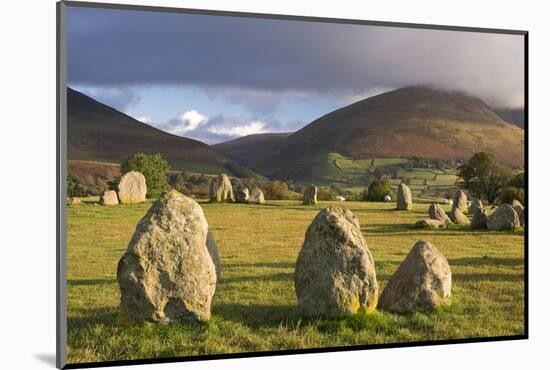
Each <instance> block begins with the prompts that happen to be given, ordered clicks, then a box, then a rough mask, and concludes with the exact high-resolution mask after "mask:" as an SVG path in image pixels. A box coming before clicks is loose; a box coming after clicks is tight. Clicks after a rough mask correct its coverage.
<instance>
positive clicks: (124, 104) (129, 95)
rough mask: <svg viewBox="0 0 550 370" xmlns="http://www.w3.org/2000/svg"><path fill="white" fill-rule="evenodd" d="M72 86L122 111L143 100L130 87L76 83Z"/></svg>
mask: <svg viewBox="0 0 550 370" xmlns="http://www.w3.org/2000/svg"><path fill="white" fill-rule="evenodd" d="M71 87H73V88H75V89H76V90H78V91H80V92H82V93H84V94H86V95H88V96H91V97H92V98H94V99H95V100H97V101H100V102H102V103H103V104H106V105H108V106H110V107H113V108H115V109H117V110H119V111H121V112H124V111H126V110H127V109H128V108H129V107H132V106H135V105H137V104H138V103H139V102H140V100H141V96H140V95H139V94H138V93H136V92H135V91H134V90H133V89H131V88H129V87H108V86H80V85H74V84H71Z"/></svg>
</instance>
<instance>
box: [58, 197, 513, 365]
mask: <svg viewBox="0 0 550 370" xmlns="http://www.w3.org/2000/svg"><path fill="white" fill-rule="evenodd" d="M328 204H329V203H321V204H320V205H319V206H317V207H308V206H301V205H299V202H292V201H277V202H268V204H266V205H263V206H258V205H255V206H252V205H244V204H208V203H204V204H202V206H203V209H204V212H205V214H206V217H207V219H208V222H209V225H210V228H211V230H212V233H213V236H214V239H215V240H216V243H217V245H218V249H219V253H220V257H221V261H222V278H221V281H220V283H219V285H218V287H217V291H216V295H215V297H214V304H213V308H212V313H213V318H212V320H211V321H210V322H208V323H203V324H193V325H184V324H171V325H150V324H146V325H144V326H124V325H119V324H117V307H118V304H119V289H118V284H117V282H116V266H117V263H118V260H119V258H120V257H121V256H122V254H123V253H124V251H125V249H126V246H127V244H128V241H129V240H130V237H131V235H132V233H133V231H134V228H135V225H136V223H137V222H138V220H139V219H140V218H141V217H142V216H143V215H144V213H145V212H146V210H147V209H148V208H149V206H150V202H147V203H143V204H138V205H120V206H117V207H104V206H98V205H94V204H92V203H88V202H84V203H83V204H79V205H71V206H69V207H68V271H67V279H68V312H67V314H68V343H67V345H68V359H69V362H70V363H77V362H90V361H108V360H121V359H140V358H151V357H153V358H157V357H170V356H187V355H200V354H215V353H229V352H250V351H267V350H280V349H298V348H317V347H327V346H331V347H333V346H345V345H353V344H374V343H399V342H408V341H419V340H438V339H449V338H474V337H487V336H501V335H519V334H523V333H524V322H523V317H524V305H523V303H524V269H523V266H524V256H523V239H524V237H523V232H491V231H487V230H481V231H472V230H469V229H467V228H461V227H453V228H449V229H441V230H417V229H413V228H412V224H413V223H414V222H415V221H417V220H419V219H422V218H427V206H428V205H427V204H417V205H416V206H415V210H414V211H411V212H405V211H395V210H393V209H392V208H393V207H395V205H392V204H385V203H359V202H346V203H338V205H339V206H346V207H348V208H349V209H351V210H352V211H353V212H354V213H355V215H356V216H357V217H358V218H359V221H360V223H361V225H362V231H363V233H364V235H365V238H366V240H367V244H368V246H369V248H370V250H371V252H372V254H373V257H374V259H375V263H376V273H377V277H378V280H379V283H380V287H381V289H383V287H384V286H385V284H386V283H387V281H388V279H389V277H390V276H391V275H392V274H393V273H394V271H395V270H396V269H397V267H398V266H399V264H400V263H401V261H403V259H404V258H405V256H406V255H407V253H408V252H409V250H410V248H411V247H412V245H413V244H414V243H415V241H417V240H427V241H430V242H432V243H433V244H434V245H435V246H436V247H437V248H438V249H439V250H440V251H441V252H442V253H443V254H444V255H445V256H446V257H447V258H448V260H449V263H450V266H451V270H452V273H453V288H452V293H453V303H452V304H451V305H450V306H448V307H445V308H442V309H438V310H436V311H433V312H417V313H414V314H409V315H395V314H390V313H386V312H375V313H372V314H358V315H356V316H352V317H349V318H342V319H331V320H321V319H304V318H302V317H300V316H299V314H298V312H297V308H296V297H295V293H294V283H293V281H294V280H293V279H294V278H293V272H294V263H295V261H296V257H297V255H298V251H299V249H300V247H301V245H302V242H303V238H304V233H305V231H306V228H307V226H308V225H309V224H310V222H311V221H312V219H313V218H314V216H315V215H316V214H317V212H318V210H319V209H320V208H322V207H325V206H327V205H328Z"/></svg>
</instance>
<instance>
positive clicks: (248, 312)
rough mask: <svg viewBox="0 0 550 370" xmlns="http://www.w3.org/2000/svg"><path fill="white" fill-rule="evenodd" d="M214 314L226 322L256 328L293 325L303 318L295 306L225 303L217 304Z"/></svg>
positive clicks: (213, 308)
mask: <svg viewBox="0 0 550 370" xmlns="http://www.w3.org/2000/svg"><path fill="white" fill-rule="evenodd" d="M212 313H213V314H215V315H217V316H219V317H221V318H222V319H224V320H227V321H234V322H238V323H242V324H245V325H247V326H250V327H254V328H259V327H277V326H279V325H281V324H289V325H292V324H293V323H296V322H298V321H299V320H300V319H301V318H302V317H301V316H300V313H299V311H298V307H297V306H295V305H272V304H266V305H263V304H239V303H225V304H219V305H216V304H215V305H214V307H212Z"/></svg>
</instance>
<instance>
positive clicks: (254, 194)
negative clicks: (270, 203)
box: [248, 187, 265, 204]
mask: <svg viewBox="0 0 550 370" xmlns="http://www.w3.org/2000/svg"><path fill="white" fill-rule="evenodd" d="M248 203H249V204H264V203H265V198H264V192H263V191H262V189H260V188H258V187H256V188H254V189H252V191H251V192H250V197H249V198H248Z"/></svg>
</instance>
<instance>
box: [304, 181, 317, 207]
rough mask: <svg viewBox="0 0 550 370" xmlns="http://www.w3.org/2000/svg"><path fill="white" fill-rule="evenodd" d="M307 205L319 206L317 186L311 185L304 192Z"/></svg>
mask: <svg viewBox="0 0 550 370" xmlns="http://www.w3.org/2000/svg"><path fill="white" fill-rule="evenodd" d="M303 203H304V204H305V205H313V204H317V186H315V185H309V186H308V187H307V188H306V190H304V201H303Z"/></svg>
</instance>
